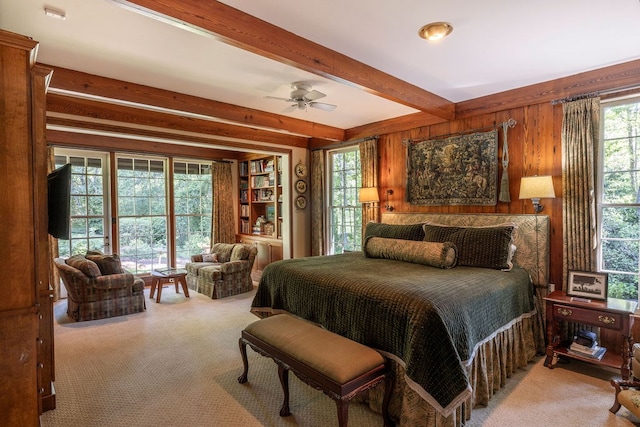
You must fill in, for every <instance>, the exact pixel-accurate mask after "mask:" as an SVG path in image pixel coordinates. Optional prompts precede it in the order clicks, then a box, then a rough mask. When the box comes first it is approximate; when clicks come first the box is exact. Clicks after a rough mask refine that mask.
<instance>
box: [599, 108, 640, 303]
mask: <svg viewBox="0 0 640 427" xmlns="http://www.w3.org/2000/svg"><path fill="white" fill-rule="evenodd" d="M602 113H603V114H602V122H603V136H602V143H601V144H602V151H601V153H602V155H601V156H600V157H601V168H600V171H601V173H600V174H599V175H600V188H601V194H600V197H599V200H600V203H599V211H598V212H599V219H600V229H599V231H600V245H599V246H598V247H599V261H600V267H599V269H600V271H603V272H607V273H608V275H609V297H612V298H622V299H629V300H637V299H638V287H639V285H640V283H639V281H640V146H639V145H640V98H636V99H633V100H629V99H627V100H624V101H618V102H613V103H608V104H603V108H602Z"/></svg>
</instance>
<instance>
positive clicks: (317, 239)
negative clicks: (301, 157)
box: [309, 150, 326, 256]
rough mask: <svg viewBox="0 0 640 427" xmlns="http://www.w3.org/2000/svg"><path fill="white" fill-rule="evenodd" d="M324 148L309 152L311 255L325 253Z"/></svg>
mask: <svg viewBox="0 0 640 427" xmlns="http://www.w3.org/2000/svg"><path fill="white" fill-rule="evenodd" d="M324 155H325V152H324V150H315V151H312V152H311V175H310V176H309V179H310V180H311V255H312V256H318V255H324V254H325V253H326V248H325V244H324V219H325V218H324V205H325V188H324Z"/></svg>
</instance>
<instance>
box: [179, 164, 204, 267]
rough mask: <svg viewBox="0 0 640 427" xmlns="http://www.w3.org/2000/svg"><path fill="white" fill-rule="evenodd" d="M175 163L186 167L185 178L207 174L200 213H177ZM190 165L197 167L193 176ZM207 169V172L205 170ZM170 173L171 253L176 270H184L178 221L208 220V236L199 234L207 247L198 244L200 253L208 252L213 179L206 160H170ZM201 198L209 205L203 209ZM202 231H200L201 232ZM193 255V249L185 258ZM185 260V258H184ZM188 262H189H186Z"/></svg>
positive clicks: (201, 196) (189, 198)
mask: <svg viewBox="0 0 640 427" xmlns="http://www.w3.org/2000/svg"><path fill="white" fill-rule="evenodd" d="M177 163H184V164H185V165H186V171H187V173H186V174H185V175H187V176H193V175H197V176H200V177H202V176H205V175H206V174H208V181H209V184H210V187H209V194H208V195H204V196H203V194H202V192H201V193H200V197H199V199H200V203H199V204H200V206H201V209H200V210H201V212H200V213H178V210H179V209H178V198H177V196H176V186H177V183H178V181H180V180H176V175H177V172H176V164H177ZM190 165H197V166H198V173H197V174H194V173H189V166H190ZM207 168H208V171H207V170H206V169H207ZM172 171H173V176H172V180H171V181H172V185H173V191H172V192H171V195H172V197H173V205H172V206H173V221H174V224H175V225H174V227H173V233H171V234H172V237H173V238H172V239H171V240H172V243H173V244H172V246H171V247H172V249H173V252H174V254H175V267H176V268H184V266H185V263H183V262H181V261H180V253H181V251H180V250H179V248H178V239H179V230H178V228H179V220H180V218H188V219H187V222H188V223H190V219H191V218H194V217H198V218H200V222H202V220H203V219H204V220H206V219H207V218H208V235H207V236H204V235H203V234H201V236H202V237H204V238H206V239H208V242H207V245H206V246H203V245H202V243H200V244H199V249H198V250H199V251H200V252H203V253H205V252H208V251H209V249H210V247H211V217H212V214H213V211H212V204H213V196H212V191H213V179H212V174H211V162H210V161H206V160H195V159H172ZM198 181H200V182H201V181H202V180H198ZM203 198H205V199H206V198H208V201H209V205H208V206H207V207H203V206H202V202H203V200H202V199H203ZM191 199H193V198H192V197H187V200H191ZM206 208H208V212H205V209H206ZM189 231H191V228H189V226H188V230H187V232H189ZM201 231H202V230H201ZM195 253H197V252H195V249H194V250H193V251H191V252H190V253H189V254H186V255H185V256H187V257H189V256H191V255H194V254H195ZM185 259H186V258H185ZM187 262H189V261H187Z"/></svg>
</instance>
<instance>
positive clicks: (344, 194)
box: [328, 147, 362, 254]
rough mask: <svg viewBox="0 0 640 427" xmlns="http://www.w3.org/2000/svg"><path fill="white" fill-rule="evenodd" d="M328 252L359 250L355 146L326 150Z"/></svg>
mask: <svg viewBox="0 0 640 427" xmlns="http://www.w3.org/2000/svg"><path fill="white" fill-rule="evenodd" d="M328 163H329V178H330V181H331V182H330V183H329V188H330V189H331V191H330V194H329V206H330V215H329V221H330V224H329V233H330V242H329V243H330V246H329V253H331V254H340V253H343V252H344V251H359V250H361V247H362V205H361V204H360V202H359V201H358V192H359V190H360V187H361V186H362V177H361V173H360V152H359V150H358V147H355V148H353V147H352V148H349V149H347V150H340V151H334V152H330V153H329V162H328Z"/></svg>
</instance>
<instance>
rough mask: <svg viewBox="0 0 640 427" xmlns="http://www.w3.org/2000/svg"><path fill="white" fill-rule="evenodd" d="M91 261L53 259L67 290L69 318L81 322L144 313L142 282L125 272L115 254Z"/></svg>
mask: <svg viewBox="0 0 640 427" xmlns="http://www.w3.org/2000/svg"><path fill="white" fill-rule="evenodd" d="M87 257H90V255H87ZM94 259H95V260H96V261H97V262H94V261H92V260H91V259H88V258H85V257H84V256H83V255H74V256H72V257H70V258H68V259H67V260H65V259H63V258H55V259H54V263H55V265H56V267H57V268H58V271H59V272H60V278H62V282H63V283H64V287H65V288H66V290H67V294H68V299H67V314H68V315H69V317H71V318H73V319H74V320H77V321H84V320H96V319H104V318H107V317H115V316H123V315H126V314H132V313H139V312H142V311H144V310H145V309H146V305H145V298H144V281H143V280H142V279H140V278H139V277H136V276H134V275H133V274H131V273H127V272H124V271H123V270H122V268H121V267H120V260H119V259H118V258H117V255H115V256H104V255H103V256H98V257H97V258H94ZM101 268H102V270H101Z"/></svg>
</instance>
